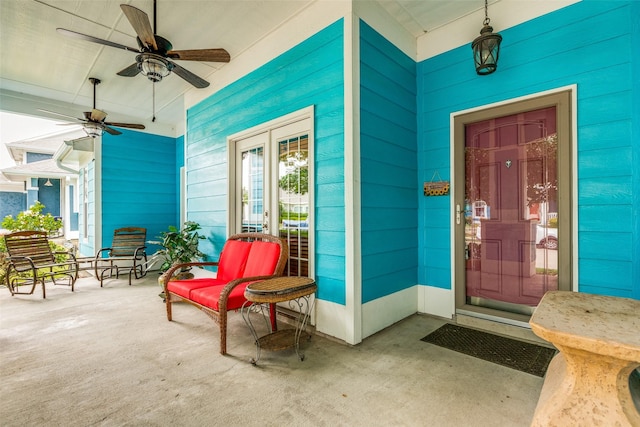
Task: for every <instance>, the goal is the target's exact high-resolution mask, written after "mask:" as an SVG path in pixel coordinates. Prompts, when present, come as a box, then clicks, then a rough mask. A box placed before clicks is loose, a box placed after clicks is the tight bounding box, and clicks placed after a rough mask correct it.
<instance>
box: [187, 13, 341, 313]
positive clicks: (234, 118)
mask: <svg viewBox="0 0 640 427" xmlns="http://www.w3.org/2000/svg"><path fill="white" fill-rule="evenodd" d="M343 33H344V31H343V20H339V21H337V22H335V23H334V24H332V25H330V26H328V27H327V28H325V29H324V30H322V31H320V32H319V33H317V34H315V35H314V36H312V37H310V38H309V39H307V40H305V41H303V42H302V43H300V44H299V45H297V46H296V47H294V48H292V49H290V50H289V51H287V52H285V53H283V54H282V55H280V56H278V57H277V58H275V59H273V60H271V61H270V62H268V63H267V64H265V65H263V66H262V67H260V68H258V69H257V70H255V71H253V72H251V73H250V74H248V75H246V76H244V77H242V78H241V79H239V80H237V81H236V82H234V83H232V84H230V85H229V86H227V87H225V88H223V89H221V90H220V91H218V92H217V93H215V94H214V95H212V96H211V97H209V98H207V99H206V100H204V101H202V102H200V103H199V104H198V105H195V106H193V107H192V108H190V109H189V110H188V111H187V135H186V142H185V143H186V158H185V163H186V168H187V197H188V200H187V212H188V218H189V219H190V220H193V221H197V222H199V223H200V224H201V225H202V227H203V232H204V235H205V236H207V240H205V241H203V244H202V250H203V252H205V253H206V254H207V255H208V256H209V257H210V258H213V259H217V257H218V255H219V253H220V250H221V249H222V246H223V245H224V242H225V240H226V237H227V236H226V227H227V224H226V221H227V209H228V206H227V187H228V181H227V180H228V165H227V137H228V136H229V135H232V134H234V133H237V132H240V131H242V130H244V129H248V128H251V127H253V126H257V125H259V124H261V123H265V122H267V121H269V120H272V119H276V118H278V117H281V116H284V115H286V114H288V113H291V112H293V111H297V110H299V109H302V108H305V107H308V106H310V105H314V106H315V153H314V155H315V164H314V165H313V171H314V173H315V188H314V191H315V212H314V215H315V226H316V229H315V233H316V234H315V238H316V254H315V263H316V264H315V265H316V280H317V282H318V298H320V299H323V300H327V301H331V302H335V303H338V304H344V303H345V299H346V293H345V271H344V265H345V252H344V248H345V242H344V241H345V236H344V223H345V222H344V216H345V213H344V159H343V156H344V71H343V70H344V60H343V51H344V48H343Z"/></svg>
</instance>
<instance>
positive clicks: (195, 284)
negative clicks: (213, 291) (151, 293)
mask: <svg viewBox="0 0 640 427" xmlns="http://www.w3.org/2000/svg"><path fill="white" fill-rule="evenodd" d="M226 284H227V282H226V281H220V280H219V279H215V278H209V277H204V278H200V279H189V280H172V281H171V282H169V283H168V284H167V289H168V290H169V292H173V293H174V294H176V295H180V296H181V297H184V298H188V299H190V298H191V291H193V290H195V289H200V288H206V287H208V286H215V285H226Z"/></svg>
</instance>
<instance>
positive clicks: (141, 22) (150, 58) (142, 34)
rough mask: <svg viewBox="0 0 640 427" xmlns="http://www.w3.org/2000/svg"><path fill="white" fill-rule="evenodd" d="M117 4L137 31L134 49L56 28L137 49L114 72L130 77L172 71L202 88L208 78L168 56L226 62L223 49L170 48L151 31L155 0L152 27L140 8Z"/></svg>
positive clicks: (157, 76)
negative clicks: (133, 58) (128, 61)
mask: <svg viewBox="0 0 640 427" xmlns="http://www.w3.org/2000/svg"><path fill="white" fill-rule="evenodd" d="M120 8H121V9H122V11H123V12H124V14H125V16H126V17H127V19H128V20H129V23H130V24H131V26H132V27H133V29H134V30H135V32H136V34H137V37H136V40H137V41H138V47H139V48H138V49H136V48H132V47H128V46H125V45H121V44H119V43H114V42H111V41H108V40H103V39H99V38H97V37H93V36H88V35H86V34H81V33H77V32H75V31H71V30H66V29H64V28H57V31H58V32H59V33H61V34H64V35H66V36H69V37H75V38H78V39H81V40H86V41H90V42H93V43H98V44H102V45H105V46H111V47H115V48H117V49H124V50H127V51H130V52H135V53H137V55H136V62H135V63H133V64H131V65H130V66H128V67H126V68H125V69H123V70H121V71H119V72H118V75H119V76H124V77H134V76H137V75H138V74H143V75H144V76H146V77H147V78H148V79H149V80H151V81H153V82H159V81H161V80H162V78H163V77H166V76H168V75H169V74H171V72H172V71H173V72H174V73H176V74H177V75H178V76H179V77H181V78H183V79H184V80H186V81H187V82H189V83H190V84H192V85H193V86H195V87H197V88H205V87H207V86H209V82H207V81H206V80H204V79H202V78H200V77H198V76H197V75H195V74H193V73H192V72H191V71H189V70H187V69H185V68H183V67H181V66H180V65H178V64H176V63H175V62H173V61H172V60H182V61H203V62H229V61H230V59H231V57H230V55H229V53H228V52H227V51H226V50H225V49H193V50H173V46H172V45H171V42H169V40H167V39H165V38H164V37H160V36H159V35H157V34H156V32H155V30H156V0H154V1H153V29H152V28H151V23H150V22H149V16H148V15H147V14H146V13H145V12H143V11H142V10H140V9H138V8H136V7H133V6H130V5H128V4H121V5H120Z"/></svg>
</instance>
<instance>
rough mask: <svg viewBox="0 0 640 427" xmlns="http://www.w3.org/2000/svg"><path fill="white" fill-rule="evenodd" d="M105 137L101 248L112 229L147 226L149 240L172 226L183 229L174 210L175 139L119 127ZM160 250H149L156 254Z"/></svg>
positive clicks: (105, 244)
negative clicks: (116, 130)
mask: <svg viewBox="0 0 640 427" xmlns="http://www.w3.org/2000/svg"><path fill="white" fill-rule="evenodd" d="M121 131H122V135H118V136H112V135H108V134H105V135H103V137H102V239H103V241H102V246H103V247H108V246H109V245H110V244H111V241H112V239H113V231H114V230H115V229H117V228H121V227H144V228H146V229H147V240H157V239H155V238H156V237H157V236H158V235H159V234H160V232H161V231H165V230H166V229H167V228H168V227H169V226H170V225H174V226H176V227H177V226H179V225H180V224H178V220H179V219H178V218H179V217H178V215H177V213H178V210H177V209H176V185H177V184H176V181H177V179H178V175H177V174H176V139H175V138H169V137H164V136H158V135H152V134H148V133H142V132H137V131H132V130H127V129H121ZM156 249H158V248H157V247H150V248H149V253H153V252H154V251H155V250H156Z"/></svg>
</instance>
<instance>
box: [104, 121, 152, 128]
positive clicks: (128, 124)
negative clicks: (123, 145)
mask: <svg viewBox="0 0 640 427" xmlns="http://www.w3.org/2000/svg"><path fill="white" fill-rule="evenodd" d="M104 124H105V125H108V126H115V127H117V128H128V129H144V125H139V124H135V123H117V122H104Z"/></svg>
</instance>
